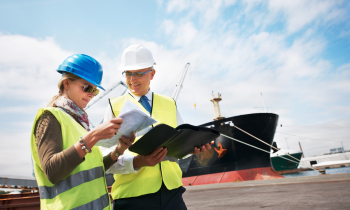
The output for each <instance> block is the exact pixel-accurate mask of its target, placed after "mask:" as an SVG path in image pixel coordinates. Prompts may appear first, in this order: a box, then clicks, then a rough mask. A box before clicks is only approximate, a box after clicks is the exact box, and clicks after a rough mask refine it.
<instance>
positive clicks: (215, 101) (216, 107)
mask: <svg viewBox="0 0 350 210" xmlns="http://www.w3.org/2000/svg"><path fill="white" fill-rule="evenodd" d="M211 95H212V96H213V98H212V99H211V100H210V101H211V102H213V105H214V113H215V118H214V120H221V119H224V118H225V117H223V116H221V113H220V106H219V101H221V100H222V98H221V94H220V93H218V97H216V98H215V96H214V91H212V92H211Z"/></svg>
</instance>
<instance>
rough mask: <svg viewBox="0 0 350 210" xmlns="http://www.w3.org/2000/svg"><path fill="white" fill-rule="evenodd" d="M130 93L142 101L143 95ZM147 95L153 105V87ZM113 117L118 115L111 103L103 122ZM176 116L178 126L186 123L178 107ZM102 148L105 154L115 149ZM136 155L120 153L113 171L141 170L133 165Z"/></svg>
mask: <svg viewBox="0 0 350 210" xmlns="http://www.w3.org/2000/svg"><path fill="white" fill-rule="evenodd" d="M128 93H129V94H131V96H132V97H134V98H135V99H136V100H137V101H138V102H140V98H141V97H139V96H135V95H134V94H132V93H131V92H130V91H129V90H128ZM145 96H146V97H147V98H148V103H149V104H150V106H151V107H152V99H153V97H152V96H153V92H152V91H151V89H149V91H148V93H147V94H146V95H145ZM113 118H116V116H114V114H113V111H112V107H111V106H110V105H108V106H107V109H106V112H105V116H104V119H103V122H106V121H109V120H111V119H113ZM176 118H177V125H178V126H179V125H181V124H184V122H183V120H182V117H181V115H180V113H179V111H178V110H177V109H176ZM101 150H102V152H103V154H105V153H107V152H108V153H109V152H110V151H113V150H114V148H104V147H101ZM134 157H135V156H132V155H129V154H123V155H120V156H119V157H118V161H117V163H115V164H114V165H112V167H111V168H113V171H116V172H117V173H118V174H129V173H136V172H137V171H139V170H140V168H137V169H134V166H133V160H134Z"/></svg>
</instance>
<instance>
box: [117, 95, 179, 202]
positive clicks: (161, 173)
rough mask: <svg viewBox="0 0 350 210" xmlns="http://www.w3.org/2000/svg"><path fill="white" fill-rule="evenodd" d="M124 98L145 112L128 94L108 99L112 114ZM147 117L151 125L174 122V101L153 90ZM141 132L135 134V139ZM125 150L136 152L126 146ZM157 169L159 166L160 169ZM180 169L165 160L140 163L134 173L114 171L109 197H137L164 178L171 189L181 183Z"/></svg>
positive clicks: (174, 123) (118, 108) (154, 187)
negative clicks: (154, 121) (150, 164)
mask: <svg viewBox="0 0 350 210" xmlns="http://www.w3.org/2000/svg"><path fill="white" fill-rule="evenodd" d="M126 100H130V101H132V102H133V103H135V104H137V105H138V106H139V107H140V108H141V109H142V110H143V111H144V112H145V113H147V114H149V113H148V112H147V111H146V109H145V108H143V106H142V105H141V104H140V103H139V102H138V101H136V100H135V99H134V97H132V96H131V95H130V94H126V95H124V96H120V97H117V98H112V99H110V104H111V107H112V111H113V114H114V115H115V116H116V117H117V116H118V115H119V112H120V110H121V108H122V107H123V105H124V104H125V102H126ZM152 102H153V105H152V111H151V117H152V118H153V119H155V120H156V121H157V123H155V124H154V125H153V126H155V125H157V124H160V123H163V124H167V125H169V126H171V127H176V126H177V119H176V104H175V101H174V100H173V99H172V98H170V97H167V96H163V95H159V94H155V93H153V100H152ZM140 137H141V136H138V138H136V140H135V141H137V140H138V139H139V138H140ZM125 153H129V154H132V155H134V156H135V155H137V154H135V153H132V152H130V151H129V150H126V151H125ZM160 169H161V170H160ZM181 178H182V171H181V169H180V167H179V165H178V164H177V163H175V162H170V161H169V160H166V161H162V162H161V163H160V164H157V165H155V166H153V167H152V166H146V167H142V168H141V169H140V170H139V171H138V172H137V173H136V174H135V173H130V174H115V175H114V180H115V182H114V184H113V185H112V192H111V194H112V197H113V199H119V198H130V197H137V196H140V195H145V194H150V193H155V192H157V191H158V190H159V189H160V187H161V186H162V182H164V184H165V186H166V187H167V189H169V190H172V189H176V188H179V187H181V186H182V182H181Z"/></svg>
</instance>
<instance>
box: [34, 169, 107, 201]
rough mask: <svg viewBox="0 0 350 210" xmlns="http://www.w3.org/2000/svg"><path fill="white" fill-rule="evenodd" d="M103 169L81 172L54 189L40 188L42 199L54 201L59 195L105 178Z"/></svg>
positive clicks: (59, 183) (53, 187) (62, 181)
mask: <svg viewBox="0 0 350 210" xmlns="http://www.w3.org/2000/svg"><path fill="white" fill-rule="evenodd" d="M103 174H104V173H103V167H97V168H92V169H90V170H86V171H80V172H78V173H76V174H73V175H70V176H69V177H67V178H65V179H63V180H61V181H59V182H57V184H55V185H54V186H52V187H46V186H38V188H39V193H40V198H42V199H52V198H55V197H56V196H57V195H58V194H61V193H63V192H65V191H67V190H70V189H72V188H73V187H76V186H79V185H81V184H83V183H85V182H89V181H92V180H94V179H98V178H100V177H103Z"/></svg>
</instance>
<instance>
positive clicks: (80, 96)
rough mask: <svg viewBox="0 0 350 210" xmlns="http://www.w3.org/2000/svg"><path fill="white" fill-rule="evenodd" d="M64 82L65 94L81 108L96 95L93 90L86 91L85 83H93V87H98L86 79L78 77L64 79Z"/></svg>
mask: <svg viewBox="0 0 350 210" xmlns="http://www.w3.org/2000/svg"><path fill="white" fill-rule="evenodd" d="M63 84H64V88H65V90H64V93H63V95H64V96H66V97H68V98H69V99H70V100H72V101H73V102H74V103H75V104H76V105H77V106H78V107H79V108H80V109H83V108H85V107H86V106H87V104H88V103H89V102H90V100H91V99H92V98H93V97H94V96H95V95H94V93H93V92H91V93H87V92H84V90H83V88H84V87H83V86H85V85H91V86H92V87H94V88H96V86H95V85H93V84H91V83H90V82H88V81H86V80H84V79H78V80H75V81H72V80H70V79H66V80H64V81H63Z"/></svg>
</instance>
